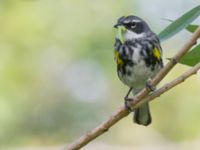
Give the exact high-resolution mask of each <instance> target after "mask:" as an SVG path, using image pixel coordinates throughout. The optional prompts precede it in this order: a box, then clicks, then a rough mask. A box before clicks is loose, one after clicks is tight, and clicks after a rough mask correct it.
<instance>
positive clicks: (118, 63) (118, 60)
mask: <svg viewBox="0 0 200 150" xmlns="http://www.w3.org/2000/svg"><path fill="white" fill-rule="evenodd" d="M115 61H116V63H117V65H123V60H122V59H121V58H120V57H119V53H118V51H116V50H115Z"/></svg>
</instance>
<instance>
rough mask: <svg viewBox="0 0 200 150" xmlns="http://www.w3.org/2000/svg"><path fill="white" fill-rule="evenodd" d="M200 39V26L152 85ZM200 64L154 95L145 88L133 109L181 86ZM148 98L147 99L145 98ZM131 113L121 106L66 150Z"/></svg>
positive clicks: (91, 138)
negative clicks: (178, 85)
mask: <svg viewBox="0 0 200 150" xmlns="http://www.w3.org/2000/svg"><path fill="white" fill-rule="evenodd" d="M198 37H200V26H199V27H198V29H197V30H196V32H195V33H194V34H193V36H192V37H191V39H190V40H189V41H188V42H187V43H186V44H185V45H184V46H183V47H182V48H181V49H180V50H179V51H178V53H177V54H176V55H175V56H174V57H172V58H171V59H170V61H169V62H168V63H167V64H166V65H165V67H164V68H163V69H162V70H161V71H160V72H159V73H158V74H157V75H156V77H155V78H154V79H153V80H152V85H153V86H156V85H157V84H158V83H159V82H160V81H161V80H162V79H163V78H164V77H165V76H166V75H167V73H168V72H169V71H170V70H171V69H172V68H173V67H174V66H175V65H176V64H177V62H178V61H179V60H180V58H182V57H183V56H184V54H186V53H187V51H188V50H189V49H190V48H191V47H192V46H193V45H195V44H196V41H197V39H198ZM199 67H200V64H198V65H196V66H195V67H193V68H192V69H191V70H189V71H188V72H186V73H184V74H183V75H182V76H180V77H179V78H177V79H175V80H174V81H172V82H171V83H168V84H166V85H164V86H163V87H161V88H160V89H159V90H157V91H155V92H154V93H153V94H150V95H149V96H147V95H148V94H149V91H148V90H147V89H146V88H144V89H143V90H142V91H141V92H139V93H138V94H137V95H136V96H134V98H133V99H134V101H132V102H131V103H130V105H131V106H132V107H133V108H136V107H139V106H140V105H141V104H142V103H144V102H146V101H150V100H153V99H155V98H156V97H158V96H159V95H161V94H162V93H164V92H165V91H167V90H169V89H171V88H173V87H174V86H176V85H177V84H180V83H181V82H183V80H185V79H186V78H188V77H190V76H191V75H192V74H194V73H195V72H197V70H198V69H199ZM145 97H146V98H145ZM128 114H129V112H128V111H127V110H126V108H125V107H124V106H121V107H120V108H119V109H118V110H117V111H116V112H115V113H114V114H113V115H111V116H110V117H109V118H108V119H107V120H106V121H105V122H103V123H102V124H100V125H99V126H97V127H96V128H94V129H93V130H91V131H88V132H87V133H86V134H85V135H83V136H81V137H80V138H79V139H77V140H76V141H74V143H72V144H70V145H68V147H67V148H65V150H78V149H80V148H81V147H83V146H84V145H86V144H87V143H89V142H90V141H92V140H93V139H95V138H96V137H98V136H99V135H101V134H103V133H104V132H106V131H108V129H109V128H110V127H111V126H113V125H114V124H115V123H117V122H118V121H119V120H121V119H122V118H124V117H126V116H127V115H128Z"/></svg>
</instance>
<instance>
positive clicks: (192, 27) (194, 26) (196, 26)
mask: <svg viewBox="0 0 200 150" xmlns="http://www.w3.org/2000/svg"><path fill="white" fill-rule="evenodd" d="M197 28H198V25H192V24H191V25H189V26H187V27H186V29H187V30H188V31H189V32H192V33H194V32H195V31H196V29H197Z"/></svg>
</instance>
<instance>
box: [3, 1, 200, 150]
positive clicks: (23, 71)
mask: <svg viewBox="0 0 200 150" xmlns="http://www.w3.org/2000/svg"><path fill="white" fill-rule="evenodd" d="M137 11H138V3H137V1H131V0H130V1H126V2H125V1H118V2H117V3H116V1H114V0H111V1H106V0H102V1H96V0H84V1H81V0H73V1H72V0H60V1H54V0H2V1H0V22H1V23H0V72H1V73H0V148H1V146H2V147H3V146H9V145H34V144H46V145H51V144H60V143H65V142H69V141H70V140H72V139H74V138H75V137H77V136H79V135H81V134H82V133H84V132H85V131H87V130H89V129H91V128H93V127H95V126H96V125H97V124H99V123H100V122H101V121H102V120H104V119H105V118H107V116H109V115H110V114H111V112H113V110H115V109H116V108H117V107H118V106H119V105H121V104H123V97H124V93H126V90H127V88H126V87H125V86H124V85H122V84H121V82H120V81H119V80H118V78H117V75H116V73H115V69H116V68H115V67H116V66H115V64H114V61H113V42H114V31H113V30H112V26H113V24H114V23H115V21H116V19H117V18H118V17H119V16H122V15H125V14H135V13H136V12H137ZM141 17H142V16H141ZM146 18H148V16H147V17H146ZM160 18H161V17H160ZM158 21H160V20H159V19H158ZM170 42H171V44H165V43H164V44H163V45H164V46H163V48H164V49H175V47H173V48H172V46H169V45H174V43H177V41H170ZM178 47H180V46H179V45H178ZM164 53H165V55H171V54H170V53H168V52H164ZM85 62H89V63H92V64H93V66H97V68H96V69H94V68H93V67H88V65H85V64H87V63H85ZM77 66H78V67H77ZM75 67H77V68H78V69H77V70H80V71H79V72H78V73H77V72H76V70H75V71H74V68H75ZM87 67H88V68H89V69H90V70H89V71H88V70H87V69H85V68H87ZM69 68H72V71H74V73H73V74H70V73H69V70H70V69H69ZM185 69H187V68H186V67H184V66H178V67H177V68H176V70H175V71H174V72H172V73H171V74H170V75H169V76H168V78H167V79H166V80H165V81H164V82H166V81H169V80H170V79H173V78H174V77H175V76H177V75H178V74H180V71H184V70H185ZM84 71H85V72H84ZM97 71H98V72H99V78H97V76H96V75H95V76H93V74H89V75H90V78H86V79H85V78H83V77H85V76H84V75H85V74H86V75H87V73H88V72H89V73H90V72H97ZM73 75H74V76H73ZM69 76H70V79H71V80H73V81H71V80H70V81H69V80H68V79H69V78H68V77H69ZM81 79H82V80H84V79H85V80H84V82H83V85H82V84H81V85H77V83H76V82H75V81H77V80H81ZM98 79H102V81H101V80H99V81H98ZM102 82H105V84H102V85H101V86H100V83H102ZM81 83H82V82H81ZM87 83H90V84H87ZM95 83H97V85H95ZM199 83H200V82H199V78H193V79H191V80H189V81H188V82H186V83H184V84H183V85H181V86H179V87H177V88H176V89H175V90H173V91H170V92H169V93H168V94H165V95H163V96H162V97H161V98H160V100H159V101H155V102H153V103H152V112H153V121H154V122H153V125H152V126H151V127H148V128H146V129H144V128H142V127H138V126H136V125H133V124H132V120H131V118H127V119H126V120H124V122H123V121H122V123H121V124H119V125H117V126H115V127H114V128H113V129H112V133H110V134H109V136H108V135H106V136H104V137H102V139H100V140H106V141H108V142H115V143H116V142H118V143H126V144H127V143H128V142H129V144H131V143H132V141H135V142H136V143H139V142H138V141H137V140H138V139H142V138H143V137H144V135H145V137H148V138H149V139H154V138H155V137H154V134H152V133H151V132H149V131H153V133H159V134H160V135H161V136H162V137H163V138H165V139H167V140H172V141H180V140H188V139H193V138H195V137H196V136H199V135H200V130H199V125H200V120H199V119H198V114H199V113H200V110H199V108H198V106H199V105H200V102H199V101H198V97H199V92H198V91H199V88H200V84H199ZM191 86H192V88H190V89H188V87H191ZM80 87H82V88H80ZM103 89H106V90H103ZM76 90H78V92H77V93H75V94H74V92H73V91H76ZM85 90H86V91H85ZM88 90H89V92H90V91H91V95H92V94H93V93H95V91H96V93H98V92H99V93H100V94H96V95H98V96H96V95H94V96H93V97H95V96H96V97H95V98H93V99H92V98H91V100H90V101H87V97H86V98H79V97H80V96H79V97H78V96H77V95H78V94H82V95H84V94H85V93H84V92H86V93H87V91H88ZM99 95H100V96H99ZM86 96H87V94H86ZM88 97H89V95H88ZM124 129H127V130H124ZM144 132H145V133H144ZM135 135H137V136H135ZM155 139H156V138H155ZM141 141H142V142H144V141H143V140H141ZM141 141H140V142H141ZM147 141H148V140H147Z"/></svg>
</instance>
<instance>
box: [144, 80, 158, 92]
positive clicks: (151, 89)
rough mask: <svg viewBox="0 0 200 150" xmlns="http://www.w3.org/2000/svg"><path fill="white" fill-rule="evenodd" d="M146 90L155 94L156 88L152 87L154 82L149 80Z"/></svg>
mask: <svg viewBox="0 0 200 150" xmlns="http://www.w3.org/2000/svg"><path fill="white" fill-rule="evenodd" d="M146 89H147V90H148V91H150V92H153V91H155V90H156V87H155V86H153V85H152V80H151V79H148V80H147V82H146Z"/></svg>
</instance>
